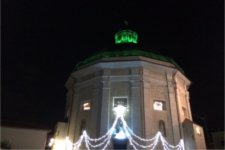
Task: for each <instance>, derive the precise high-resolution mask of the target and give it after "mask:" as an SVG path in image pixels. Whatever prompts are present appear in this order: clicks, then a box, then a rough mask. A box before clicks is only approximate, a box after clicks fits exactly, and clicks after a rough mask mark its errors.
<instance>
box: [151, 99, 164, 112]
mask: <svg viewBox="0 0 225 150" xmlns="http://www.w3.org/2000/svg"><path fill="white" fill-rule="evenodd" d="M155 102H161V103H162V104H163V105H162V110H159V109H155V108H154V104H155ZM152 107H153V110H155V111H167V108H166V101H165V100H159V99H155V100H154V101H153V105H152Z"/></svg>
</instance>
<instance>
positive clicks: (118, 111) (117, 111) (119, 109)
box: [113, 105, 126, 117]
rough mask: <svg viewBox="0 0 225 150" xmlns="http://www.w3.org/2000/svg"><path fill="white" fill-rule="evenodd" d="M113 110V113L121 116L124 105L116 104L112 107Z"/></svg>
mask: <svg viewBox="0 0 225 150" xmlns="http://www.w3.org/2000/svg"><path fill="white" fill-rule="evenodd" d="M113 110H114V111H115V113H116V115H117V116H118V117H121V116H123V114H124V112H125V111H126V107H124V106H121V105H118V106H117V107H114V108H113Z"/></svg>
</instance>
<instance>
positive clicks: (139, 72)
mask: <svg viewBox="0 0 225 150" xmlns="http://www.w3.org/2000/svg"><path fill="white" fill-rule="evenodd" d="M137 43H138V34H137V33H136V32H134V31H132V30H129V29H125V30H121V31H119V32H118V33H116V35H115V46H114V47H112V48H109V49H107V50H106V51H104V52H101V53H98V54H96V55H93V56H92V57H89V58H87V59H85V60H83V61H81V62H79V63H77V65H76V67H75V69H74V71H73V72H72V73H71V75H70V76H69V78H68V80H67V82H66V84H65V86H66V88H67V90H68V93H67V103H66V111H65V112H66V117H67V118H68V123H58V124H57V126H56V131H55V145H54V146H53V149H57V148H59V147H60V142H61V147H60V148H62V145H63V142H64V145H63V146H65V143H67V144H68V143H69V144H68V145H67V144H66V148H67V149H79V148H82V149H83V148H84V149H86V148H87V149H113V148H114V149H154V148H156V149H158V148H164V149H166V147H165V145H166V144H165V143H167V144H169V145H167V147H169V146H171V148H174V149H176V148H178V147H179V148H183V149H205V148H206V147H205V139H204V134H203V128H202V127H201V126H199V125H197V124H195V123H194V122H193V121H192V113H191V108H190V103H189V91H188V89H189V86H190V84H191V82H190V80H189V79H188V78H187V77H186V76H185V75H184V71H183V70H182V69H181V67H180V66H178V65H177V64H176V63H175V61H174V60H173V59H171V58H168V57H165V56H162V55H160V54H156V53H151V52H148V51H146V49H144V48H140V47H139V46H138V44H137ZM119 106H121V107H122V108H123V109H124V110H125V111H123V114H122V117H118V116H117V115H118V112H121V110H119V111H115V110H116V109H117V108H119ZM125 126H126V127H127V129H125ZM128 127H129V129H128ZM84 131H85V132H84ZM128 132H129V133H128ZM159 133H160V134H159ZM87 135H88V138H85V137H87ZM159 135H160V137H162V138H163V139H164V142H163V141H162V140H161V141H160V138H157V137H159ZM105 137H106V138H107V139H106V140H104V138H105ZM117 137H119V138H117ZM121 137H122V138H121ZM60 138H61V139H60ZM91 138H92V140H91ZM162 138H161V139H162ZM65 139H66V140H65ZM148 139H151V140H148ZM156 139H157V140H158V141H156ZM82 140H83V142H82ZM152 142H153V145H154V147H150V146H149V145H151V143H152ZM154 142H155V144H154ZM179 143H180V145H179ZM176 145H178V146H177V147H176ZM57 146H58V147H57ZM172 146H174V147H172ZM180 146H181V147H180ZM60 148H59V149H60Z"/></svg>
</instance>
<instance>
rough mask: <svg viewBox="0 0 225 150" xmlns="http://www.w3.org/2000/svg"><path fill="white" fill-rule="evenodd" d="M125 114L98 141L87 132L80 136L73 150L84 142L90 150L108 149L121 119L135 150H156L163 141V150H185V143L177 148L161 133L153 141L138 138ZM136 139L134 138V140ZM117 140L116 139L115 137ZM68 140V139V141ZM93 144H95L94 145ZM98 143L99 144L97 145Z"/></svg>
mask: <svg viewBox="0 0 225 150" xmlns="http://www.w3.org/2000/svg"><path fill="white" fill-rule="evenodd" d="M114 110H122V111H123V112H124V111H125V109H121V107H120V108H119V109H114ZM123 112H122V113H121V111H120V112H117V111H116V114H117V117H116V119H115V120H114V123H113V125H112V127H111V128H110V129H109V130H108V132H107V133H106V134H105V135H103V136H101V137H100V138H97V139H92V138H90V137H89V136H88V134H87V132H86V131H83V134H82V135H81V136H80V138H79V140H78V141H77V142H76V143H74V144H72V150H79V148H80V146H81V143H82V142H83V141H84V142H85V146H86V148H87V149H88V150H90V147H91V148H101V147H102V150H105V149H106V148H107V146H108V145H109V143H110V141H111V139H112V136H113V135H114V134H115V133H114V130H115V127H116V124H117V122H118V120H119V119H121V121H122V125H121V128H122V130H121V132H124V134H125V136H126V137H127V139H128V140H129V143H130V145H131V146H132V147H133V148H134V149H135V150H138V148H141V149H143V148H145V149H151V150H153V149H155V147H156V146H157V144H158V143H159V141H161V143H162V146H163V149H164V150H169V149H171V148H172V149H177V150H184V143H183V140H182V139H181V140H180V143H179V144H177V145H176V146H173V145H171V144H169V143H168V142H167V141H166V140H165V139H164V137H163V136H162V134H161V132H158V133H157V134H156V135H155V136H154V137H153V138H151V139H144V138H141V137H139V136H137V135H136V134H134V133H133V131H132V130H131V129H130V128H129V127H128V125H127V123H126V121H125V120H124V118H123ZM133 137H134V138H133ZM114 138H115V137H114ZM135 139H136V140H139V141H141V142H148V143H149V142H151V143H150V144H149V145H142V144H139V143H138V142H137V141H136V140H135ZM67 140H68V139H67ZM92 142H94V143H95V144H93V143H92ZM96 143H97V144H96Z"/></svg>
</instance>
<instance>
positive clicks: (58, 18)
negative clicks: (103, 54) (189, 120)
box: [1, 0, 224, 132]
mask: <svg viewBox="0 0 225 150" xmlns="http://www.w3.org/2000/svg"><path fill="white" fill-rule="evenodd" d="M146 2H147V1H146ZM223 9H224V4H223V1H222V0H213V1H203V0H199V1H173V2H171V3H162V1H160V2H157V1H155V2H148V3H140V2H136V3H134V2H127V3H125V2H123V1H118V2H117V3H116V2H115V3H109V2H107V3H100V2H95V1H83V2H81V1H80V2H77V1H45V0H42V1H39V0H36V1H35V0H23V1H21V0H5V1H2V10H1V13H2V16H1V19H2V24H1V26H2V28H1V29H2V30H1V31H2V41H1V42H2V43H1V44H2V52H1V56H2V60H1V71H2V74H1V88H2V90H1V95H2V97H1V118H2V119H3V120H14V121H25V122H33V123H38V124H40V125H44V126H46V127H49V128H51V129H52V128H53V127H54V125H55V124H56V123H57V122H58V121H60V120H63V118H64V112H65V104H66V93H67V90H66V88H65V86H64V84H65V82H66V80H67V79H68V77H69V75H70V73H71V72H72V70H73V69H74V67H75V65H76V63H78V62H79V61H81V60H84V59H85V58H87V57H89V56H92V55H93V54H96V53H97V52H100V51H101V49H103V48H105V47H110V46H112V45H114V35H115V33H116V32H117V31H119V30H120V29H121V28H123V27H124V21H125V20H128V22H129V26H130V27H132V29H133V30H134V31H136V32H137V33H138V35H139V38H138V43H139V45H143V46H148V47H149V52H151V50H152V51H157V52H159V53H161V54H162V55H164V56H167V57H171V58H173V59H174V60H175V62H176V63H177V64H178V65H179V66H181V68H182V69H183V70H184V72H185V75H186V77H187V78H188V79H189V80H190V81H191V82H192V85H191V86H190V89H189V91H190V103H191V109H192V113H193V114H195V115H197V116H201V117H204V116H205V117H206V122H207V127H208V129H209V132H213V131H221V130H224V95H223V93H224V66H223V64H224V41H223V37H224V30H223V29H224V20H223V17H224V10H223ZM193 119H194V121H196V122H198V124H200V125H202V126H203V125H204V122H203V121H202V120H201V119H198V118H197V117H195V116H193Z"/></svg>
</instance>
